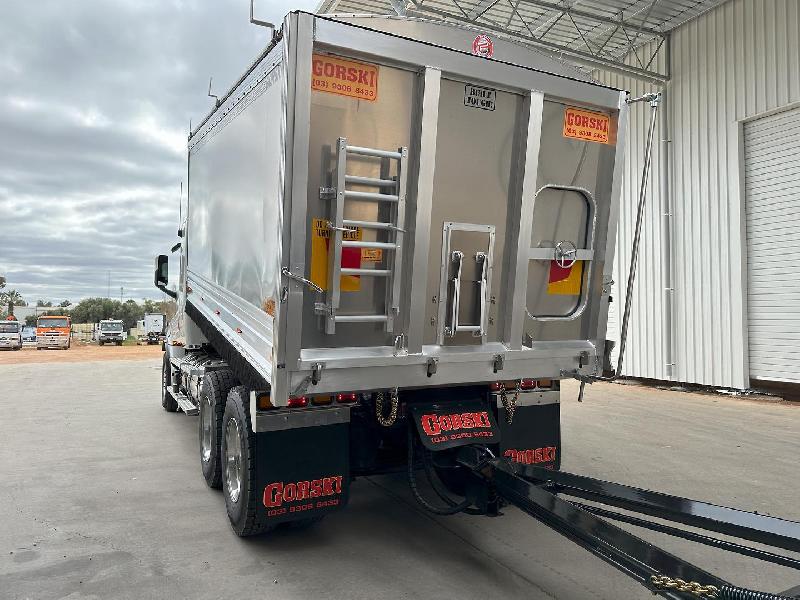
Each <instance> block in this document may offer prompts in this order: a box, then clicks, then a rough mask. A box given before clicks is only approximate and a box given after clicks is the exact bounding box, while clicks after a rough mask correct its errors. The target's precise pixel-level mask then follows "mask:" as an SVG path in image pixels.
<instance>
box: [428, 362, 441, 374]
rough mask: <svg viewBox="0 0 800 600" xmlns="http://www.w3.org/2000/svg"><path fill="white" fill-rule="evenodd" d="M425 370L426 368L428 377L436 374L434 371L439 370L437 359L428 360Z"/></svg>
mask: <svg viewBox="0 0 800 600" xmlns="http://www.w3.org/2000/svg"><path fill="white" fill-rule="evenodd" d="M427 368H428V377H431V376H433V374H434V373H436V370H437V369H438V368H439V359H438V358H429V359H428V364H427Z"/></svg>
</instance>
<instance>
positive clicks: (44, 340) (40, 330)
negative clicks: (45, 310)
mask: <svg viewBox="0 0 800 600" xmlns="http://www.w3.org/2000/svg"><path fill="white" fill-rule="evenodd" d="M71 334H72V321H71V319H70V318H69V317H67V316H42V317H39V318H38V319H37V320H36V349H37V350H44V349H45V348H60V349H63V350H69V347H70V343H71V342H70V337H71Z"/></svg>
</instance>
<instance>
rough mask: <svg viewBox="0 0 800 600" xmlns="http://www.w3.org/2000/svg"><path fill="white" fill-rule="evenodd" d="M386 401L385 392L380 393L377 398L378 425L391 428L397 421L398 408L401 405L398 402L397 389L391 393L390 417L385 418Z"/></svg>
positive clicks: (376, 413) (376, 416) (376, 415)
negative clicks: (384, 406)
mask: <svg viewBox="0 0 800 600" xmlns="http://www.w3.org/2000/svg"><path fill="white" fill-rule="evenodd" d="M384 400H385V398H384V395H383V392H378V393H377V394H376V396H375V418H377V419H378V423H379V424H380V425H382V426H383V427H391V426H392V425H394V424H395V421H397V407H398V405H399V404H400V403H399V402H398V400H397V388H394V389H393V390H392V392H391V407H390V410H389V416H388V417H384V416H383V402H384Z"/></svg>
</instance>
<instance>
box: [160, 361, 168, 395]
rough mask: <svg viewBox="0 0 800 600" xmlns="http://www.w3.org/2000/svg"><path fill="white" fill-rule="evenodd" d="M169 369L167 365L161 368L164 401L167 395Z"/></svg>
mask: <svg viewBox="0 0 800 600" xmlns="http://www.w3.org/2000/svg"><path fill="white" fill-rule="evenodd" d="M168 368H169V367H168V366H167V365H166V364H165V365H164V366H163V367H162V368H161V399H162V400H163V399H164V397H165V396H166V395H167V369H168Z"/></svg>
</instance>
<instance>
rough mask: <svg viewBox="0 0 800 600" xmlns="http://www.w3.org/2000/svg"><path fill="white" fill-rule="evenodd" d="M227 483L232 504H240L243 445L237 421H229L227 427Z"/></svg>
mask: <svg viewBox="0 0 800 600" xmlns="http://www.w3.org/2000/svg"><path fill="white" fill-rule="evenodd" d="M225 483H226V486H225V487H226V488H227V491H228V497H229V498H230V499H231V502H238V501H239V495H240V494H241V492H242V444H241V437H240V435H239V423H238V422H237V421H236V419H229V420H228V423H227V424H226V425H225Z"/></svg>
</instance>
